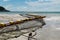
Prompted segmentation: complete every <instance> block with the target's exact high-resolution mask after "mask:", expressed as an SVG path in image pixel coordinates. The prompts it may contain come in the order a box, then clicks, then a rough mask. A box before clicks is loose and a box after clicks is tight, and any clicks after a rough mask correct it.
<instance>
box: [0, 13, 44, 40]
mask: <svg viewBox="0 0 60 40" xmlns="http://www.w3.org/2000/svg"><path fill="white" fill-rule="evenodd" d="M0 15H1V14H0ZM1 16H3V18H1V17H0V18H1V20H2V22H0V39H1V40H8V39H10V38H17V37H19V36H21V35H23V34H26V33H31V32H35V31H36V30H37V29H39V28H42V27H43V26H44V25H45V21H44V19H43V18H45V16H37V15H26V16H24V15H22V16H21V15H17V16H11V15H9V16H8V19H6V16H7V14H5V15H1ZM12 17H13V19H12ZM4 19H5V20H4ZM9 19H12V20H9ZM6 21H7V22H6ZM25 30H26V31H25Z"/></svg>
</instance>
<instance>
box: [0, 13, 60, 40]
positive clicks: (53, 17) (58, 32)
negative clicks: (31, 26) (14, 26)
mask: <svg viewBox="0 0 60 40" xmlns="http://www.w3.org/2000/svg"><path fill="white" fill-rule="evenodd" d="M0 14H2V15H3V14H12V15H13V14H35V15H40V16H46V18H44V20H45V22H46V25H45V26H43V28H42V29H38V30H37V31H36V32H37V35H36V36H35V37H36V38H37V40H60V12H0ZM17 39H18V40H20V39H21V40H27V38H25V37H24V38H20V37H19V38H17ZM17 39H12V40H17ZM10 40H11V39H10Z"/></svg>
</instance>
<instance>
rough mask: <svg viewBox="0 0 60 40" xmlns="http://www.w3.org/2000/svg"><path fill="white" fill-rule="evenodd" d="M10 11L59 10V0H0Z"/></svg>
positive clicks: (1, 4) (0, 4)
mask: <svg viewBox="0 0 60 40" xmlns="http://www.w3.org/2000/svg"><path fill="white" fill-rule="evenodd" d="M0 6H3V7H5V8H6V9H8V10H11V11H60V0H0Z"/></svg>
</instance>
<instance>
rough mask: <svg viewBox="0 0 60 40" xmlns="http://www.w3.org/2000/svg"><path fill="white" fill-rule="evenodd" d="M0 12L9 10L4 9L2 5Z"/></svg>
mask: <svg viewBox="0 0 60 40" xmlns="http://www.w3.org/2000/svg"><path fill="white" fill-rule="evenodd" d="M0 12H9V10H6V9H5V8H4V7H2V6H0Z"/></svg>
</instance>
